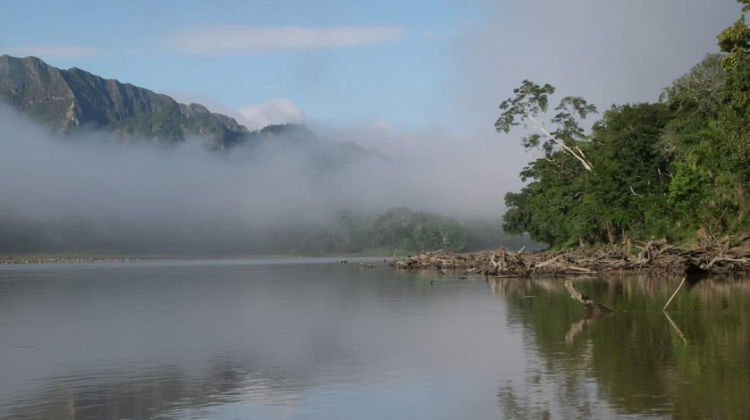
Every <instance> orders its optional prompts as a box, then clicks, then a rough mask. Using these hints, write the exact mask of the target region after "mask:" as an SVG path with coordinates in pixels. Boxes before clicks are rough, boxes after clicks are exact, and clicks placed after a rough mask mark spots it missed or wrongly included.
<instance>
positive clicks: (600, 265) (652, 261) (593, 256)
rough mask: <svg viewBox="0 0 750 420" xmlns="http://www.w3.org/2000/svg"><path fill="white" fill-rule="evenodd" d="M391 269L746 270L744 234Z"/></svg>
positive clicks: (434, 257) (509, 273)
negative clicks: (684, 244) (697, 242)
mask: <svg viewBox="0 0 750 420" xmlns="http://www.w3.org/2000/svg"><path fill="white" fill-rule="evenodd" d="M390 265H391V266H392V267H394V268H396V269H404V270H427V269H437V270H438V271H439V272H442V271H445V270H460V271H461V272H462V273H463V274H464V275H469V274H476V275H484V276H487V277H496V278H497V277H500V278H502V277H529V276H531V275H565V276H571V275H591V274H603V273H607V272H619V271H631V272H635V271H640V272H643V273H650V274H674V275H682V274H699V273H729V272H743V271H750V236H748V237H745V238H742V239H741V240H740V241H739V242H738V241H735V242H734V246H732V241H730V240H728V239H727V240H725V242H724V243H719V242H718V241H715V242H713V243H709V244H704V245H701V246H699V247H694V248H693V249H681V248H678V247H676V246H674V245H670V244H667V243H666V241H650V242H647V243H642V242H641V243H639V242H636V241H632V240H631V241H628V242H627V243H623V244H616V245H609V246H605V247H601V248H598V249H594V250H586V249H576V250H564V251H557V252H524V251H523V250H521V251H519V252H513V251H509V250H505V249H500V250H498V251H492V252H481V253H472V254H456V253H452V252H444V251H442V250H441V251H435V252H423V253H421V254H419V255H415V256H408V257H407V258H402V259H397V258H396V255H395V254H394V259H393V261H391V262H390Z"/></svg>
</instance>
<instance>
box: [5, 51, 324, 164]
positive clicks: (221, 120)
mask: <svg viewBox="0 0 750 420" xmlns="http://www.w3.org/2000/svg"><path fill="white" fill-rule="evenodd" d="M0 101H2V102H6V103H8V104H10V105H12V106H13V107H14V108H16V109H18V110H20V111H21V112H23V113H24V114H26V115H28V116H29V117H31V118H32V119H33V120H35V121H37V122H39V123H41V124H42V125H44V126H46V127H48V128H50V129H51V130H52V131H54V132H56V133H60V134H66V133H72V132H75V131H76V130H78V129H81V128H92V129H105V130H108V131H111V132H112V133H113V135H114V137H115V138H117V139H118V140H120V141H124V142H128V141H133V140H134V139H148V140H151V141H152V142H154V143H157V144H170V143H174V142H180V141H183V140H185V139H187V138H190V137H200V138H202V139H204V141H206V142H207V145H208V146H209V147H210V148H212V149H217V150H224V149H228V148H230V147H231V146H232V145H234V144H237V143H240V142H243V141H245V140H249V139H253V138H254V139H257V138H258V137H269V136H273V135H279V134H286V133H287V132H289V133H291V134H293V135H298V134H299V132H300V130H302V131H304V132H305V134H308V133H309V131H307V129H305V128H304V127H299V126H286V125H284V126H274V127H272V128H268V129H264V130H262V131H261V132H250V131H249V130H248V129H247V128H246V127H244V126H242V125H240V124H238V123H237V121H235V120H234V119H233V118H230V117H228V116H226V115H221V114H216V113H212V112H210V111H209V110H208V109H206V107H204V106H202V105H199V104H189V105H185V104H180V103H178V102H176V101H175V100H174V99H172V98H170V97H169V96H167V95H162V94H158V93H154V92H152V91H150V90H148V89H143V88H139V87H137V86H133V85H131V84H128V83H124V84H123V83H120V82H118V81H117V80H112V79H103V78H101V77H98V76H95V75H93V74H91V73H89V72H86V71H84V70H81V69H78V68H75V67H74V68H71V69H68V70H61V69H58V68H56V67H53V66H50V65H47V64H46V63H44V62H43V61H42V60H40V59H38V58H35V57H26V58H15V57H11V56H8V55H3V56H0ZM290 128H291V131H290Z"/></svg>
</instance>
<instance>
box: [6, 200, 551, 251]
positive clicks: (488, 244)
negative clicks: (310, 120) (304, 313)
mask: <svg viewBox="0 0 750 420" xmlns="http://www.w3.org/2000/svg"><path fill="white" fill-rule="evenodd" d="M500 225H501V221H500V220H499V219H497V220H492V219H482V218H474V219H467V220H463V221H459V220H457V219H455V218H453V217H447V216H443V215H439V214H434V213H427V212H415V211H411V210H409V209H406V208H395V209H391V210H389V211H387V212H385V213H383V214H380V215H371V214H363V213H357V212H354V211H351V210H341V211H338V212H337V214H336V217H335V219H334V220H329V221H327V222H319V223H309V222H308V223H303V222H300V223H295V224H289V223H287V224H281V225H275V226H252V225H249V224H246V223H243V222H240V221H231V220H204V221H201V222H195V221H192V222H184V223H180V222H178V221H176V220H155V221H150V222H145V221H141V222H133V221H126V220H123V219H120V218H118V217H114V216H112V217H105V218H103V219H101V220H98V221H94V220H92V219H90V218H84V217H77V216H66V217H59V218H55V219H51V220H47V221H38V220H32V219H28V218H25V217H23V216H22V215H19V214H0V254H1V253H38V252H52V253H60V252H62V253H70V252H73V251H80V250H97V253H106V254H109V255H118V254H119V255H122V254H125V255H194V256H199V255H289V254H292V255H334V254H369V255H391V254H392V253H393V251H394V249H396V248H398V249H400V250H401V251H403V252H406V253H409V252H412V253H413V252H418V251H420V250H435V249H444V250H446V251H454V252H463V251H477V250H485V249H496V248H498V247H500V246H504V247H507V248H511V249H519V248H521V247H524V246H526V247H527V249H534V248H537V249H538V247H539V246H538V245H536V244H534V243H532V242H531V241H530V240H528V237H527V236H510V235H506V234H505V233H503V231H502V229H501V227H500ZM85 254H86V255H89V253H86V252H85Z"/></svg>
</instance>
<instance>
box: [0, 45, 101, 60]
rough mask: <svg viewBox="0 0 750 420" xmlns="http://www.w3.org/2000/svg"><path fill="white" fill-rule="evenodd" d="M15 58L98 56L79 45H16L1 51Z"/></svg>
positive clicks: (88, 48) (91, 50)
mask: <svg viewBox="0 0 750 420" xmlns="http://www.w3.org/2000/svg"><path fill="white" fill-rule="evenodd" d="M0 52H4V53H7V54H10V55H16V56H24V57H26V56H34V57H40V58H69V59H78V58H89V57H95V56H98V55H100V54H99V52H98V51H97V50H96V49H94V48H91V47H84V46H80V45H52V44H35V45H18V46H14V47H5V48H3V49H2V51H0Z"/></svg>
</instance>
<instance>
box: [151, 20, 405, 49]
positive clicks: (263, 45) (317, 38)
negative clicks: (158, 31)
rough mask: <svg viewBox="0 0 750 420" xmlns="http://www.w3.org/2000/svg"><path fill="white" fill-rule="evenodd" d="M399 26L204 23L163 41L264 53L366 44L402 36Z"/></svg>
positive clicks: (172, 44)
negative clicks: (211, 24)
mask: <svg viewBox="0 0 750 420" xmlns="http://www.w3.org/2000/svg"><path fill="white" fill-rule="evenodd" d="M403 33H404V32H403V30H402V29H401V28H399V27H397V26H331V27H301V26H287V27H248V26H229V27H205V28H197V29H193V30H190V31H187V32H183V33H176V34H172V35H169V36H167V37H166V38H164V39H163V40H162V41H163V44H164V45H165V46H166V47H167V48H169V49H171V50H174V51H178V52H182V53H188V54H261V53H268V52H278V51H289V50H313V49H330V48H346V47H364V46H370V45H376V44H382V43H386V42H393V41H396V40H398V39H400V38H401V37H402V36H403Z"/></svg>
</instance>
